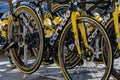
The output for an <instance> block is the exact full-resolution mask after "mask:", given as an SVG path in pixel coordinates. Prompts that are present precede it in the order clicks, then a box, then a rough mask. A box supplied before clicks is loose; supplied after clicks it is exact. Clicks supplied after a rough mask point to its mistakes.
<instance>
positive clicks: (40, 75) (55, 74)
mask: <svg viewBox="0 0 120 80" xmlns="http://www.w3.org/2000/svg"><path fill="white" fill-rule="evenodd" d="M0 80H64V78H63V75H62V72H61V70H60V68H59V67H58V66H57V65H56V64H52V65H41V67H40V68H39V70H38V71H37V72H35V73H34V74H31V75H24V74H23V73H21V72H20V71H19V70H18V69H16V68H15V69H12V68H11V67H10V64H9V62H8V59H7V57H5V56H0Z"/></svg>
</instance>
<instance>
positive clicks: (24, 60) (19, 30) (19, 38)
mask: <svg viewBox="0 0 120 80" xmlns="http://www.w3.org/2000/svg"><path fill="white" fill-rule="evenodd" d="M14 14H15V16H16V17H15V22H13V21H12V20H9V27H8V39H9V42H15V41H16V42H17V43H16V44H15V45H14V46H13V47H12V48H11V49H10V52H11V54H12V57H13V59H14V62H15V64H16V66H17V67H18V68H19V69H20V70H21V71H22V72H23V73H25V74H31V73H33V72H35V71H36V70H37V69H38V68H39V66H40V64H41V61H42V57H43V47H44V45H43V44H44V41H43V32H42V28H41V22H40V21H39V18H38V17H37V15H36V13H35V12H34V11H33V10H32V9H31V8H30V7H28V6H20V7H18V8H17V9H16V10H15V12H14Z"/></svg>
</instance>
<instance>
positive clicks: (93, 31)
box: [58, 17, 113, 80]
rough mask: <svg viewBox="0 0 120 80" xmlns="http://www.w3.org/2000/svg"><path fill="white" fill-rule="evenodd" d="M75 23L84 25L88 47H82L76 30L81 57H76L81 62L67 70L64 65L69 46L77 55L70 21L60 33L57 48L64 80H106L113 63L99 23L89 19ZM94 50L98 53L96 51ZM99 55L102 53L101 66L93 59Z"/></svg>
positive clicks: (81, 19) (110, 50) (106, 40)
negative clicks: (102, 43) (102, 42)
mask: <svg viewBox="0 0 120 80" xmlns="http://www.w3.org/2000/svg"><path fill="white" fill-rule="evenodd" d="M77 23H83V24H84V27H85V31H86V36H87V38H88V43H89V46H88V47H85V46H84V44H83V40H82V37H81V33H80V29H79V28H78V33H79V42H80V47H81V51H82V56H79V55H77V56H79V57H81V61H80V62H79V63H80V64H79V65H76V66H75V67H74V68H72V69H68V68H67V64H66V55H68V52H67V51H68V50H69V45H71V44H72V45H74V46H73V47H72V49H73V50H74V51H73V53H75V54H76V53H77V49H76V46H75V42H74V35H73V31H72V26H71V25H72V23H71V21H70V22H69V23H68V24H67V26H66V27H65V29H64V31H63V32H62V35H61V38H60V42H59V48H58V56H59V63H60V66H61V69H62V71H63V75H64V77H65V78H66V80H88V79H90V80H93V79H95V80H107V79H108V78H109V76H110V72H111V68H112V63H113V61H112V49H111V44H110V41H109V38H108V36H107V33H106V32H105V30H104V29H103V27H102V26H101V25H100V24H99V23H97V22H96V21H95V20H93V19H91V18H88V17H79V18H78V19H77ZM101 38H102V39H103V41H104V45H103V46H102V47H101V46H99V45H100V44H101V41H99V40H101ZM70 41H71V42H70ZM69 42H70V43H69ZM96 48H97V49H98V50H99V52H97V51H96ZM86 49H89V50H88V52H86V51H85V50H86ZM70 50H71V48H70ZM99 53H102V59H103V58H104V59H103V60H104V61H103V62H104V63H102V64H98V63H96V62H95V61H94V59H95V58H96V57H98V56H96V55H98V54H99Z"/></svg>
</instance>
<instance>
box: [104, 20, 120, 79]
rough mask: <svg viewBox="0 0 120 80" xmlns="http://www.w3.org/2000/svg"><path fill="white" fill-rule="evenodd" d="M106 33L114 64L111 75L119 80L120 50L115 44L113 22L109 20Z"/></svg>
mask: <svg viewBox="0 0 120 80" xmlns="http://www.w3.org/2000/svg"><path fill="white" fill-rule="evenodd" d="M105 28H106V30H107V32H109V36H110V40H111V42H112V49H113V53H114V54H113V55H114V64H113V69H112V75H113V76H114V77H115V78H116V79H117V80H119V79H120V50H119V49H118V44H117V42H116V34H115V30H114V22H113V19H111V20H110V21H109V22H108V24H107V25H106V26H105Z"/></svg>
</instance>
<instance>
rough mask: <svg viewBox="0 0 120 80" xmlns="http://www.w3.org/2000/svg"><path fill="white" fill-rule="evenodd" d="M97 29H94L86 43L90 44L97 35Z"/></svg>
mask: <svg viewBox="0 0 120 80" xmlns="http://www.w3.org/2000/svg"><path fill="white" fill-rule="evenodd" d="M97 32H98V29H95V31H94V32H93V33H92V34H91V35H90V36H89V37H88V42H91V41H92V40H93V39H94V38H95V37H96V35H97Z"/></svg>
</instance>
